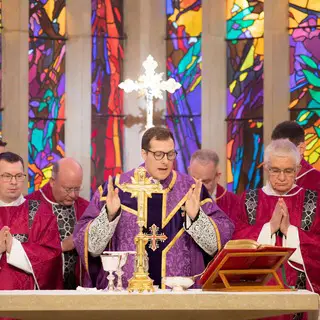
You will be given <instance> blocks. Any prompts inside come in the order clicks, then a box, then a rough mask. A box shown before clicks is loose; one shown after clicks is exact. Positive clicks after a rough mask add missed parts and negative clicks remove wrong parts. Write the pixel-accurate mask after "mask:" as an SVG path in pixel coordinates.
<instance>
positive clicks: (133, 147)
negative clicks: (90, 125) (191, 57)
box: [123, 0, 166, 171]
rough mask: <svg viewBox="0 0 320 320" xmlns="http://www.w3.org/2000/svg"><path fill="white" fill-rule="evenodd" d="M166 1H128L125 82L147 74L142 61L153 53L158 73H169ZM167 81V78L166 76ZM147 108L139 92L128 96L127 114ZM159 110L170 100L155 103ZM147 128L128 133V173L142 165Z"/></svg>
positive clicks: (125, 95)
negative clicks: (143, 138) (142, 151)
mask: <svg viewBox="0 0 320 320" xmlns="http://www.w3.org/2000/svg"><path fill="white" fill-rule="evenodd" d="M165 9H166V8H165V1H164V0H161V1H160V0H157V1H154V0H152V1H150V0H135V1H132V0H124V32H125V33H126V35H127V40H126V41H125V45H124V63H123V70H124V73H123V79H127V78H130V79H132V80H137V79H138V77H139V75H140V74H141V73H143V71H144V69H143V68H142V62H143V61H144V60H145V59H146V58H147V56H148V55H149V54H151V55H152V56H153V57H154V59H155V60H156V61H157V62H158V64H159V67H158V68H157V70H156V71H157V72H158V73H160V72H164V74H166V41H165V40H164V39H165V36H166V10H165ZM164 79H165V76H164ZM139 108H141V109H144V108H145V99H144V98H143V97H142V98H139V99H138V94H137V92H132V93H129V94H127V93H124V114H125V115H127V114H130V115H133V116H138V115H140V110H139ZM155 108H156V109H157V110H159V109H161V110H165V108H166V101H165V100H158V101H157V102H156V103H155ZM142 128H143V125H141V124H138V125H134V126H132V127H130V128H128V127H125V130H124V152H123V155H124V170H125V171H126V170H130V169H132V168H134V167H137V166H138V165H139V164H140V163H141V162H142V159H141V156H140V150H141V136H142V133H143V132H142V131H141V129H142Z"/></svg>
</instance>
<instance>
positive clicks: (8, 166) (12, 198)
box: [0, 152, 63, 290]
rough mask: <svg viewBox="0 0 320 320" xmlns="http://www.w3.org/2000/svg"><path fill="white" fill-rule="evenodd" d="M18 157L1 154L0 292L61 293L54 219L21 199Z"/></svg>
mask: <svg viewBox="0 0 320 320" xmlns="http://www.w3.org/2000/svg"><path fill="white" fill-rule="evenodd" d="M25 178H26V175H25V174H24V168H23V160H22V158H21V157H20V156H18V155H16V154H14V153H11V152H5V153H2V154H0V290H32V289H62V288H63V282H62V259H61V245H60V240H59V233H58V228H57V223H56V219H55V216H54V215H53V214H52V212H50V211H49V210H46V208H45V206H41V205H40V206H39V207H38V206H36V207H35V206H34V203H33V201H28V200H26V199H25V198H24V197H23V196H22V193H21V192H22V187H23V183H24V181H25Z"/></svg>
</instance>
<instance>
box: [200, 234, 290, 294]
mask: <svg viewBox="0 0 320 320" xmlns="http://www.w3.org/2000/svg"><path fill="white" fill-rule="evenodd" d="M294 250H295V249H294V248H284V247H278V246H269V245H260V244H259V243H258V242H256V241H254V240H247V239H244V240H232V241H229V242H228V243H227V244H226V245H225V247H224V248H223V249H222V250H221V251H220V252H219V253H218V254H217V256H216V257H215V259H214V260H213V261H211V262H210V264H209V265H208V266H207V268H206V270H205V272H204V273H203V275H202V276H201V279H200V283H201V284H202V288H203V290H218V291H222V290H223V291H267V290H285V288H284V286H283V284H282V281H281V280H280V278H279V276H278V275H277V270H278V269H279V268H280V267H281V265H282V264H283V263H284V262H285V261H287V260H288V259H289V257H290V256H291V255H292V253H293V252H294Z"/></svg>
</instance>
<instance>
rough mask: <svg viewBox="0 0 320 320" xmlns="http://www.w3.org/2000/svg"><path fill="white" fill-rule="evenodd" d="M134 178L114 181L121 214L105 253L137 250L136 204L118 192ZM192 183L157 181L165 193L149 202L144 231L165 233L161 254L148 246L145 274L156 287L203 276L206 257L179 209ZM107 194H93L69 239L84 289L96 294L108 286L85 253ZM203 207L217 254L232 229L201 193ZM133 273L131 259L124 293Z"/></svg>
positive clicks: (178, 178)
mask: <svg viewBox="0 0 320 320" xmlns="http://www.w3.org/2000/svg"><path fill="white" fill-rule="evenodd" d="M133 173H134V170H131V171H129V172H127V173H123V174H121V175H118V176H117V177H116V179H115V182H114V183H115V186H116V187H118V188H119V197H120V200H121V206H122V213H121V217H120V220H119V223H118V225H117V227H116V230H115V233H114V235H113V237H112V239H111V241H110V242H109V244H108V247H107V248H106V250H112V251H128V250H130V251H132V250H135V245H134V237H135V236H136V235H137V233H138V231H139V229H138V226H137V223H136V220H137V211H136V210H137V199H136V198H131V194H130V193H127V192H123V191H122V190H121V184H123V183H126V182H127V183H131V177H132V176H133ZM194 183H195V182H194V180H193V178H191V177H190V176H188V175H185V174H181V173H178V172H176V171H173V172H172V173H171V174H170V175H169V177H168V178H167V179H165V180H163V181H161V184H162V186H163V189H164V193H163V194H152V198H149V199H148V219H147V227H148V228H149V227H150V226H151V225H152V224H155V225H156V226H157V227H159V233H162V232H163V233H164V234H165V235H166V236H167V237H168V239H167V240H166V241H165V242H163V243H160V244H159V248H158V249H157V250H156V251H154V252H153V251H151V250H150V249H149V248H147V247H148V246H146V249H147V251H148V256H149V273H150V277H151V278H152V279H153V280H155V284H160V281H161V277H165V276H193V275H195V274H199V273H201V272H202V271H203V270H204V268H205V263H204V256H205V253H204V251H203V250H202V249H201V248H200V247H199V246H198V245H197V244H196V242H195V241H194V240H193V239H192V238H191V236H190V235H189V234H188V233H187V232H186V231H185V230H184V228H183V223H184V220H185V214H184V211H183V205H184V203H185V201H186V199H187V193H188V191H189V189H190V188H191V187H192V186H193V185H194ZM107 190H108V188H107V182H106V183H105V184H104V185H103V186H101V187H100V188H99V189H98V190H97V191H96V192H95V194H94V196H93V198H92V200H91V202H90V204H89V206H88V208H87V210H86V211H85V213H84V215H83V216H82V217H81V219H80V220H79V221H78V223H77V225H76V227H75V230H74V235H73V237H74V242H75V246H76V249H77V251H78V253H79V255H80V256H81V259H82V261H83V264H84V266H85V268H86V270H87V271H88V272H87V274H86V279H85V285H86V286H88V287H91V286H93V287H94V286H96V287H97V288H99V289H104V288H105V287H106V286H107V279H106V275H105V272H104V270H103V269H102V265H101V261H100V257H97V258H94V257H92V256H90V253H88V230H89V225H90V223H91V221H93V219H95V218H96V217H97V216H98V215H99V213H100V211H101V208H102V207H103V206H104V205H105V200H104V197H105V196H106V194H107ZM201 207H202V209H203V211H204V212H205V213H206V214H207V215H208V216H209V217H210V218H211V222H212V225H213V226H214V228H215V231H216V235H217V243H218V249H219V250H220V249H221V247H223V246H224V244H225V243H226V242H227V241H229V240H230V239H231V237H232V234H233V230H234V225H233V223H232V222H231V221H230V220H229V218H228V217H227V215H226V214H225V213H224V212H222V211H221V210H220V209H219V207H218V206H217V205H216V204H215V203H214V202H213V200H212V199H211V198H210V196H209V194H208V192H207V190H206V189H205V188H203V189H202V192H201ZM146 231H147V230H146ZM133 271H134V258H133V257H132V256H129V259H128V262H127V264H126V266H125V267H124V272H125V273H124V286H125V287H126V286H127V282H128V280H129V279H130V278H131V277H132V274H133Z"/></svg>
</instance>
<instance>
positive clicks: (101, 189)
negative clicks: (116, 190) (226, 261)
mask: <svg viewBox="0 0 320 320" xmlns="http://www.w3.org/2000/svg"><path fill="white" fill-rule="evenodd" d="M98 190H99V193H100V201H106V200H107V197H106V196H104V197H103V196H102V195H103V188H102V185H100V186H99V188H98Z"/></svg>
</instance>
